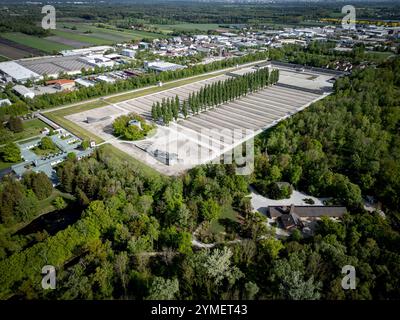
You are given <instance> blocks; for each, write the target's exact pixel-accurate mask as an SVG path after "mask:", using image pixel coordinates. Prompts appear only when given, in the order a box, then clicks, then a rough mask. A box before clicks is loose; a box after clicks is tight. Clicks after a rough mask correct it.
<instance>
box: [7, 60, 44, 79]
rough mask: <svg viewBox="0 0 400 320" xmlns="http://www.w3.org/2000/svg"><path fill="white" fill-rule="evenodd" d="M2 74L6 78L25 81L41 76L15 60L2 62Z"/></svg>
mask: <svg viewBox="0 0 400 320" xmlns="http://www.w3.org/2000/svg"><path fill="white" fill-rule="evenodd" d="M0 74H1V75H2V77H3V78H4V80H6V81H7V82H9V81H14V82H21V83H24V82H26V81H28V80H38V79H41V76H40V75H39V74H37V73H36V72H34V71H32V70H30V69H28V68H26V67H24V66H23V65H21V64H18V63H16V62H14V61H7V62H1V63H0Z"/></svg>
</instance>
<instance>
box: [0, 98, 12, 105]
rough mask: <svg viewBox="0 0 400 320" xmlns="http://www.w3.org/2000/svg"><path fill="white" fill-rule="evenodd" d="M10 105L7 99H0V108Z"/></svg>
mask: <svg viewBox="0 0 400 320" xmlns="http://www.w3.org/2000/svg"><path fill="white" fill-rule="evenodd" d="M10 105H11V101H10V100H8V99H0V107H4V106H10Z"/></svg>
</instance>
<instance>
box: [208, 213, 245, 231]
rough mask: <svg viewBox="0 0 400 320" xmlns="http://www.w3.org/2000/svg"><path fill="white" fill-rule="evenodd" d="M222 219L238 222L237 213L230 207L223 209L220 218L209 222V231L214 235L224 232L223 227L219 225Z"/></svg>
mask: <svg viewBox="0 0 400 320" xmlns="http://www.w3.org/2000/svg"><path fill="white" fill-rule="evenodd" d="M224 219H228V220H231V221H233V222H238V219H237V213H236V211H235V210H233V208H232V207H231V206H229V207H223V208H222V212H221V216H220V217H219V219H217V220H214V221H212V222H211V225H210V229H209V231H210V232H211V233H214V234H218V233H221V232H224V231H225V226H224V225H223V224H221V222H222V221H223V220H224Z"/></svg>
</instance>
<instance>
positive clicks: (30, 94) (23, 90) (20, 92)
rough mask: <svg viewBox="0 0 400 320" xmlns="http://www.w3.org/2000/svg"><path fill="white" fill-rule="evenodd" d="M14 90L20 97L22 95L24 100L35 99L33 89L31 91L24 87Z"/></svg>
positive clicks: (16, 87)
mask: <svg viewBox="0 0 400 320" xmlns="http://www.w3.org/2000/svg"><path fill="white" fill-rule="evenodd" d="M13 90H14V91H15V92H16V93H17V94H18V95H20V96H21V97H24V98H29V99H33V98H34V97H35V93H34V92H33V91H32V90H31V89H29V88H27V87H25V86H23V85H16V86H14V87H13Z"/></svg>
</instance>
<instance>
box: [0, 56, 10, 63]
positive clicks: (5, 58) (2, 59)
mask: <svg viewBox="0 0 400 320" xmlns="http://www.w3.org/2000/svg"><path fill="white" fill-rule="evenodd" d="M8 60H9V59H8V58H7V57H5V56H1V55H0V62H3V61H8Z"/></svg>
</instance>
